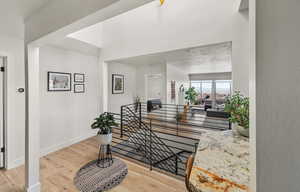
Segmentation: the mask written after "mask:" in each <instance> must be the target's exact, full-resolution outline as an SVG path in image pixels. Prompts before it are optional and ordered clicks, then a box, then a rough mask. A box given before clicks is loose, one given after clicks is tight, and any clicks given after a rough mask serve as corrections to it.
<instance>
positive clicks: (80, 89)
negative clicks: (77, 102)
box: [74, 84, 85, 93]
mask: <svg viewBox="0 0 300 192" xmlns="http://www.w3.org/2000/svg"><path fill="white" fill-rule="evenodd" d="M84 92H85V86H84V84H74V93H84Z"/></svg>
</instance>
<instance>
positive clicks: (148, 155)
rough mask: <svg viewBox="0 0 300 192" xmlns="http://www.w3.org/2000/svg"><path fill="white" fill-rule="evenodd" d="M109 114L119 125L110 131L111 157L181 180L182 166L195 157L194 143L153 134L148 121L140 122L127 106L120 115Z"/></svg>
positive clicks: (137, 115)
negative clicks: (111, 142)
mask: <svg viewBox="0 0 300 192" xmlns="http://www.w3.org/2000/svg"><path fill="white" fill-rule="evenodd" d="M140 109H141V108H140ZM111 114H113V115H114V117H115V119H116V120H117V121H118V122H119V124H120V126H117V127H114V129H113V147H112V151H113V153H114V154H116V155H117V154H118V155H120V156H123V157H126V158H129V159H132V160H135V161H139V162H141V163H143V164H145V165H148V166H149V168H150V170H152V169H159V170H162V171H164V172H167V173H171V174H173V175H177V176H182V177H184V175H185V162H186V160H187V159H188V157H189V156H190V155H191V154H192V153H195V151H196V148H197V145H198V142H199V140H198V139H193V138H189V137H184V136H177V135H174V134H172V133H170V134H169V133H165V132H161V131H159V130H153V128H152V124H151V121H150V123H146V122H144V121H145V120H144V119H143V118H142V114H141V112H139V110H138V109H137V111H136V110H135V109H134V107H133V108H132V106H131V105H128V106H122V109H121V114H115V113H111Z"/></svg>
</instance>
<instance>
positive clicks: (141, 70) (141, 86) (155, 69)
mask: <svg viewBox="0 0 300 192" xmlns="http://www.w3.org/2000/svg"><path fill="white" fill-rule="evenodd" d="M156 74H161V75H162V93H161V100H162V102H163V103H165V102H166V99H167V97H166V75H167V74H166V64H165V63H164V64H163V63H158V64H145V65H143V64H141V65H136V94H137V96H139V97H140V98H141V101H143V102H146V94H145V93H146V87H145V85H146V84H145V83H146V81H145V78H146V76H147V75H156Z"/></svg>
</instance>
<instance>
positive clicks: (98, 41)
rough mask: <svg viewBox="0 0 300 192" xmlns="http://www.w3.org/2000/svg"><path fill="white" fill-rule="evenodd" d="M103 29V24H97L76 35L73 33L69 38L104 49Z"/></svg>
mask: <svg viewBox="0 0 300 192" xmlns="http://www.w3.org/2000/svg"><path fill="white" fill-rule="evenodd" d="M102 29H103V26H102V23H97V24H95V25H92V26H90V27H87V28H84V29H82V30H80V31H77V32H75V33H72V34H70V35H68V37H70V38H74V39H77V40H80V41H83V42H86V43H89V44H92V45H95V46H97V47H102V44H103V43H102V36H103V34H102Z"/></svg>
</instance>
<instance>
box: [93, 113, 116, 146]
mask: <svg viewBox="0 0 300 192" xmlns="http://www.w3.org/2000/svg"><path fill="white" fill-rule="evenodd" d="M113 126H118V124H117V123H116V122H115V119H114V116H113V115H112V114H110V113H103V114H101V115H100V116H99V117H97V118H96V119H95V121H94V123H93V124H92V125H91V127H92V129H99V131H98V133H97V140H98V142H99V144H102V145H108V144H110V143H111V141H112V127H113Z"/></svg>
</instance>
